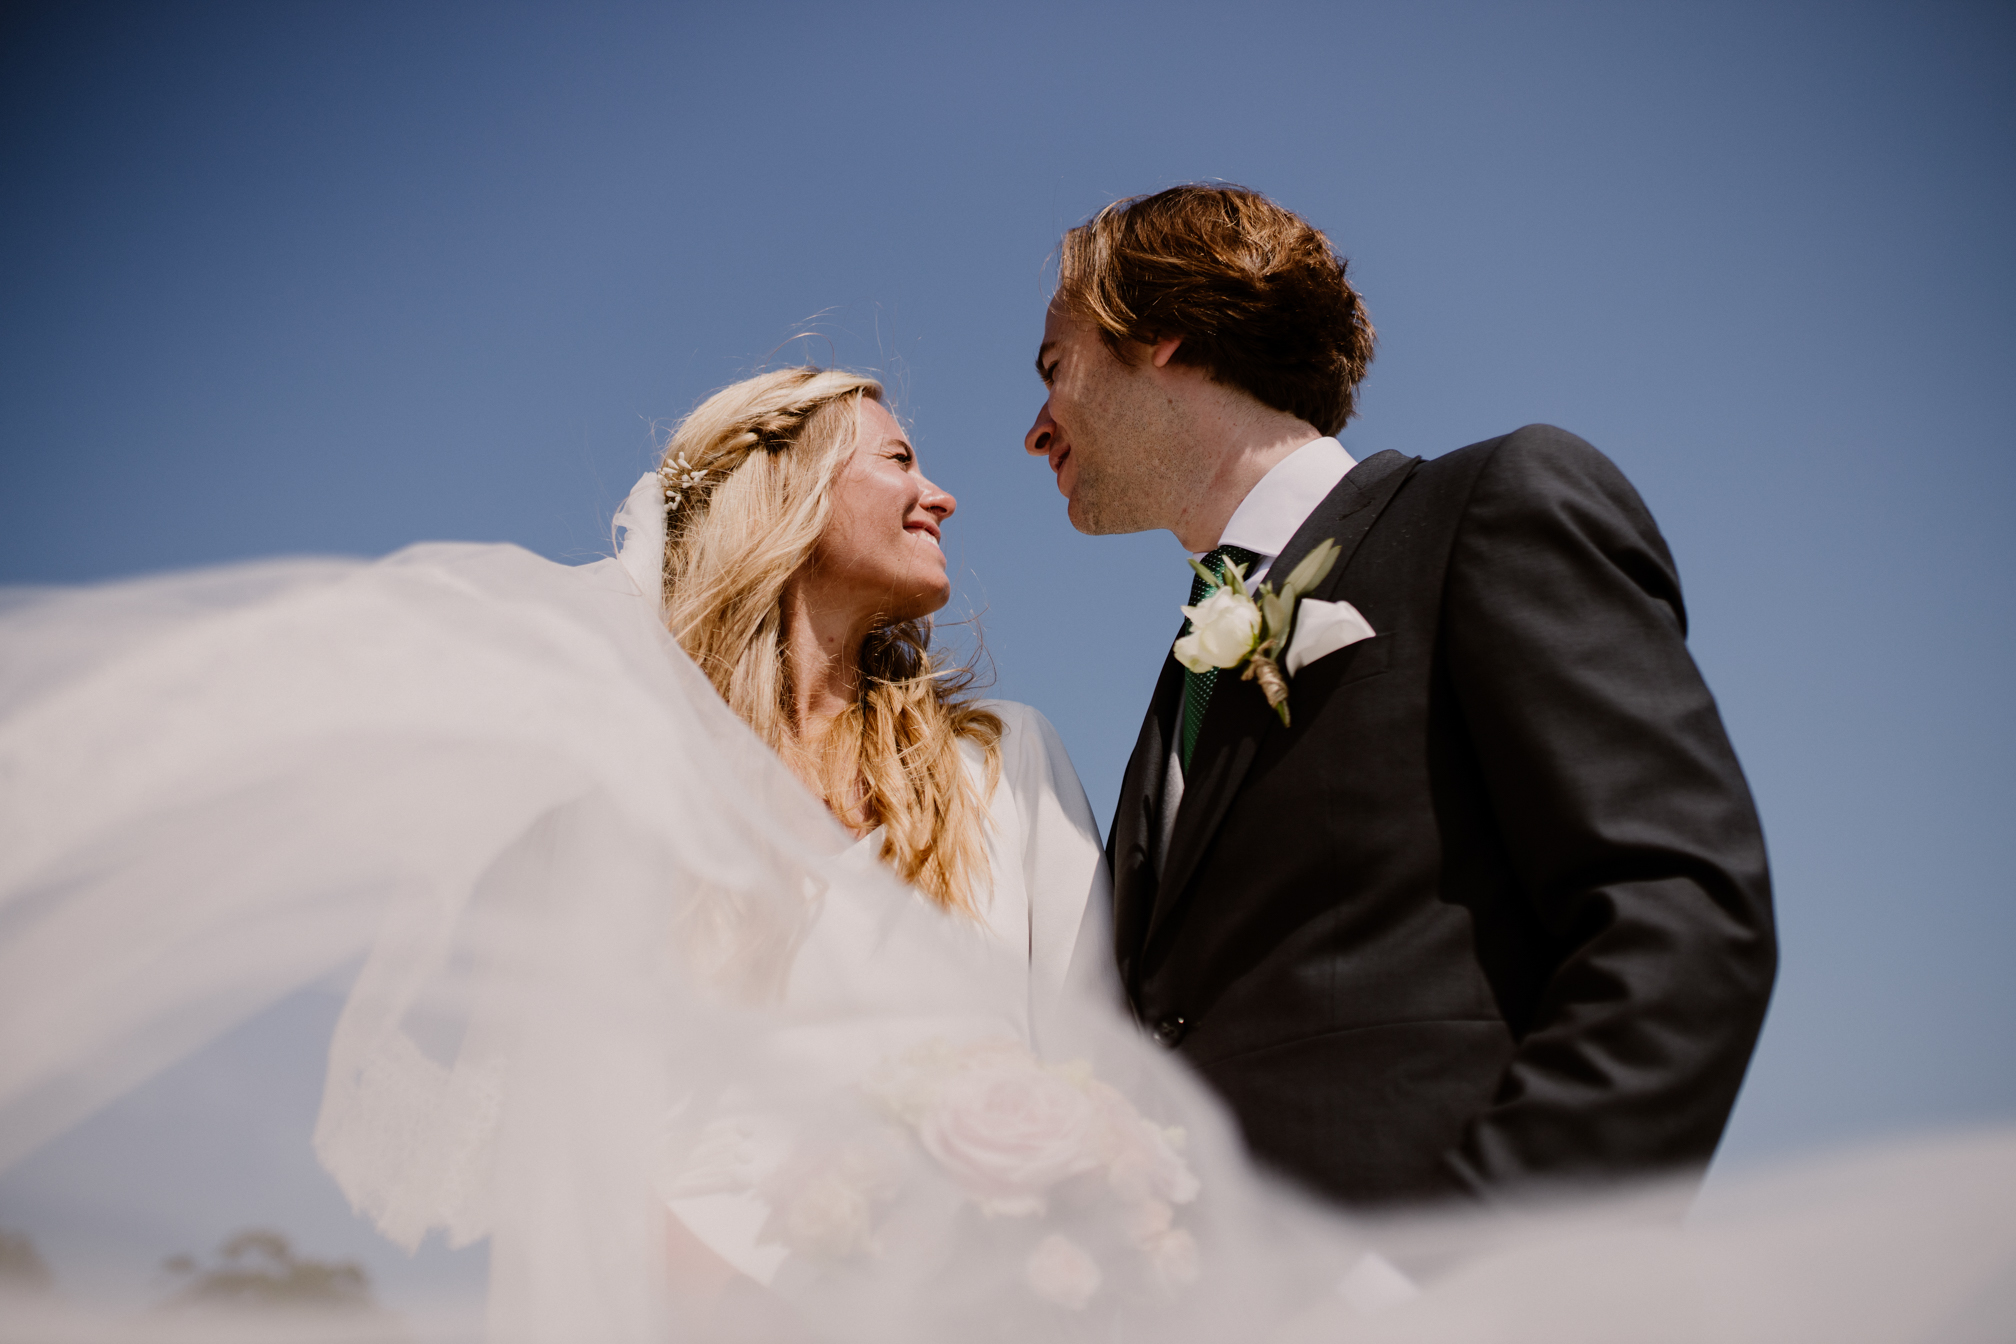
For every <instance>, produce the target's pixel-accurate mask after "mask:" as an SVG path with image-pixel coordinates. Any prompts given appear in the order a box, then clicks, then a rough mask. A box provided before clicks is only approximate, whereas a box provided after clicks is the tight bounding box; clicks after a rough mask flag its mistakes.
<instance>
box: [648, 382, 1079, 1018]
mask: <svg viewBox="0 0 2016 1344" xmlns="http://www.w3.org/2000/svg"><path fill="white" fill-rule="evenodd" d="M658 476H659V479H660V480H661V481H662V483H663V489H664V494H665V518H666V525H665V529H664V532H665V545H664V581H663V583H664V586H663V592H664V613H665V620H666V623H667V625H668V626H669V628H670V629H671V631H672V633H673V635H674V637H675V638H677V640H678V641H679V644H680V646H681V647H682V648H683V649H684V650H685V652H686V654H687V655H688V656H689V657H690V658H692V660H693V662H694V664H695V665H696V666H698V667H699V668H700V669H701V670H702V671H704V672H705V673H706V674H707V677H708V680H709V681H711V682H712V683H713V685H714V687H715V689H716V690H717V691H719V692H720V695H721V698H722V700H724V701H725V702H727V704H728V705H729V706H730V707H731V708H732V709H733V710H734V711H735V713H736V714H737V715H739V716H740V717H741V718H742V720H743V721H744V722H746V723H747V724H748V725H749V726H750V727H751V728H752V729H754V730H755V732H756V734H757V736H758V737H760V738H761V739H762V740H763V742H764V743H765V744H766V745H767V746H769V747H770V748H771V750H773V751H775V752H776V753H777V755H778V756H779V757H780V758H781V759H782V760H783V761H784V762H785V763H786V764H787V765H788V766H789V767H790V768H791V770H792V772H793V773H794V774H795V775H796V776H797V777H798V778H799V779H800V780H801V781H802V782H803V783H804V784H805V785H806V787H807V788H808V789H810V790H811V791H812V792H813V793H814V794H816V795H817V796H818V797H819V798H820V799H821V800H822V801H823V802H824V803H825V804H826V807H827V809H828V810H829V811H830V812H831V813H832V814H833V816H834V817H835V819H836V820H838V821H839V822H840V824H841V825H843V826H844V827H846V828H847V829H848V830H849V831H850V832H852V833H853V834H854V835H856V836H859V837H861V839H860V841H859V843H860V845H861V847H862V848H864V849H867V850H870V851H872V852H873V853H875V854H876V855H877V857H879V858H880V859H881V860H882V861H883V862H884V863H886V864H887V865H888V867H889V868H890V870H891V871H893V872H894V873H895V874H896V875H897V876H898V877H900V878H901V879H902V880H903V881H905V882H906V883H908V884H909V885H910V886H912V887H913V888H915V889H916V891H917V892H918V893H919V894H920V895H921V896H923V897H924V898H926V899H928V900H930V901H931V902H933V903H934V904H936V905H938V906H940V907H942V908H943V909H946V910H948V911H952V912H955V913H956V914H958V915H961V916H963V917H965V918H967V919H970V920H973V921H975V922H976V923H978V924H979V925H980V926H981V927H982V928H983V929H985V930H986V932H987V933H988V934H989V935H990V936H991V937H992V938H993V939H994V940H996V941H997V942H999V943H1000V944H1001V945H1002V946H1003V947H1005V948H1010V949H1013V950H1015V951H1016V952H1018V953H1020V954H1022V955H1024V956H1026V957H1027V959H1028V962H1029V967H1030V978H1031V983H1032V985H1034V986H1038V987H1040V988H1041V989H1042V990H1044V991H1050V992H1054V990H1055V989H1056V988H1057V987H1058V986H1059V985H1060V984H1061V983H1062V980H1063V975H1064V971H1065V968H1066V966H1067V964H1068V962H1069V960H1070V957H1071V952H1072V946H1073V943H1074V941H1075V939H1076V937H1077V934H1078V929H1079V924H1080V920H1081V918H1082V916H1083V914H1084V911H1085V909H1086V906H1087V902H1088V897H1099V896H1103V895H1104V889H1105V869H1104V863H1103V860H1102V858H1101V854H1100V846H1099V841H1098V837H1097V834H1096V831H1095V828H1094V824H1093V820H1092V811H1091V807H1090V806H1089V805H1088V804H1087V802H1086V800H1085V793H1084V790H1083V789H1082V788H1081V787H1080V786H1079V784H1078V776H1077V774H1076V772H1074V771H1073V770H1072V768H1071V761H1070V758H1069V757H1068V756H1067V755H1066V754H1065V751H1064V747H1063V744H1062V743H1061V742H1059V741H1058V739H1057V735H1056V733H1055V732H1054V731H1053V730H1052V729H1051V727H1050V725H1049V723H1048V721H1046V720H1045V719H1044V718H1043V716H1042V715H1041V714H1039V713H1037V712H1036V711H1035V710H1033V709H1030V708H1029V707H1028V706H1026V705H1016V704H1010V703H1007V702H1002V701H995V702H991V703H987V704H982V703H979V702H976V701H974V700H972V699H971V698H970V696H969V695H968V693H967V690H968V686H969V684H970V680H971V678H970V676H969V675H968V674H967V673H966V672H965V671H964V670H963V669H948V668H945V667H942V666H939V665H938V664H937V663H936V661H935V660H934V657H933V655H932V652H931V649H930V628H929V626H928V625H927V624H926V623H925V618H927V617H929V616H930V615H931V613H933V612H935V611H937V610H938V609H939V608H941V607H943V606H944V605H945V603H946V601H947V600H948V599H949V598H950V596H951V580H950V579H949V578H948V577H947V575H946V570H945V553H944V551H943V550H942V549H941V547H940V531H941V529H942V527H943V525H944V523H945V522H946V520H947V519H949V518H950V517H951V516H952V513H953V510H954V508H955V507H956V506H955V503H954V501H953V498H952V496H951V495H949V494H947V493H946V492H945V491H943V490H941V489H939V488H938V487H937V486H935V485H933V484H932V483H931V482H930V480H929V479H927V478H926V477H925V475H924V473H923V471H922V469H921V468H920V467H919V465H918V461H917V452H916V449H915V448H913V447H912V446H911V444H910V442H909V440H908V439H907V438H906V437H905V435H904V433H903V429H902V427H901V426H900V425H899V424H898V423H897V421H896V418H895V417H894V416H893V415H891V414H890V413H889V411H888V409H887V407H885V406H884V405H883V404H882V389H881V386H880V385H879V384H877V383H876V382H874V381H873V380H871V379H869V378H866V377H863V376H861V375H859V374H852V373H843V372H839V371H836V370H821V369H817V368H809V367H807V368H792V369H784V370H780V371H778V372H775V373H769V374H764V375H761V376H759V377H756V378H751V379H749V380H747V381H746V382H741V383H737V384H735V385H734V386H732V387H729V388H727V389H726V390H724V391H721V392H718V393H716V394H715V395H714V396H712V397H710V398H709V399H708V400H707V401H706V402H704V403H702V404H701V406H700V407H699V408H698V409H697V410H695V411H694V412H693V414H692V415H691V416H690V417H689V418H688V419H687V420H686V421H685V423H684V424H683V425H682V426H681V427H680V429H679V430H678V432H677V433H676V434H674V436H673V438H672V441H671V443H670V444H669V445H668V446H667V448H666V450H665V465H664V466H662V467H661V468H660V469H659V472H658ZM653 488H656V486H647V487H646V489H647V491H648V490H649V489H653ZM632 544H633V545H635V544H637V543H632Z"/></svg>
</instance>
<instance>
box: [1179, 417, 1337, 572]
mask: <svg viewBox="0 0 2016 1344" xmlns="http://www.w3.org/2000/svg"><path fill="white" fill-rule="evenodd" d="M1214 390H1216V391H1218V392H1220V393H1222V394H1223V395H1219V396H1215V397H1212V398H1210V399H1209V400H1207V401H1206V402H1204V403H1203V404H1202V405H1200V406H1198V407H1195V408H1193V420H1192V424H1193V426H1194V430H1195V438H1194V439H1193V440H1192V442H1191V444H1189V445H1188V447H1189V449H1190V450H1191V451H1193V452H1195V453H1198V454H1200V455H1202V457H1203V461H1202V462H1200V464H1199V465H1200V467H1201V470H1199V471H1198V472H1196V473H1195V474H1193V475H1192V477H1191V479H1192V480H1193V481H1196V482H1198V484H1197V485H1196V486H1195V487H1194V488H1193V489H1192V490H1190V491H1188V492H1186V494H1185V497H1184V498H1182V499H1180V500H1178V501H1176V502H1175V503H1176V514H1175V517H1174V518H1173V519H1171V521H1170V522H1169V524H1168V526H1169V530H1170V531H1171V532H1173V533H1175V534H1176V540H1177V541H1179V542H1181V543H1182V544H1183V549H1184V550H1186V551H1208V550H1210V549H1212V548H1213V547H1215V546H1216V545H1218V543H1219V541H1220V539H1221V538H1223V536H1224V535H1225V525H1226V524H1227V523H1229V522H1231V521H1232V515H1233V513H1235V512H1236V511H1237V510H1238V508H1239V505H1240V503H1241V502H1243V501H1244V500H1245V498H1246V496H1247V495H1249V494H1251V493H1252V491H1253V487H1254V486H1256V485H1258V484H1259V483H1260V478H1261V477H1263V476H1265V475H1266V474H1267V473H1268V472H1270V471H1272V470H1274V468H1275V467H1276V466H1278V465H1279V464H1280V462H1281V460H1282V459H1283V458H1285V457H1287V456H1288V455H1289V454H1290V453H1292V452H1294V451H1295V450H1296V449H1297V448H1300V447H1301V446H1302V445H1303V444H1305V443H1309V442H1311V441H1312V440H1315V439H1320V438H1322V437H1323V434H1322V431H1320V430H1318V429H1317V428H1316V427H1315V426H1314V425H1311V424H1310V423H1309V422H1308V421H1306V420H1303V419H1301V418H1299V417H1297V416H1294V415H1290V414H1289V413H1288V412H1286V411H1277V410H1275V409H1274V408H1272V407H1271V406H1263V405H1262V404H1261V403H1259V402H1258V401H1255V400H1254V399H1253V398H1252V397H1250V396H1248V395H1246V394H1245V393H1244V392H1239V391H1235V390H1233V389H1231V388H1220V387H1216V386H1215V385H1214Z"/></svg>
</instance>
